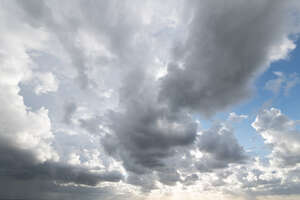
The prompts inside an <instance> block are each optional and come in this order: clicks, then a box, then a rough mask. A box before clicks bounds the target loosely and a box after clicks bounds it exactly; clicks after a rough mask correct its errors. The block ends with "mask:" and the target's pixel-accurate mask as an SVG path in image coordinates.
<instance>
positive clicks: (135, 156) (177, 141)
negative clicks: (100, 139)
mask: <svg viewBox="0 0 300 200" xmlns="http://www.w3.org/2000/svg"><path fill="white" fill-rule="evenodd" d="M126 109H127V110H126V112H125V113H111V118H112V119H113V122H114V124H112V126H111V129H112V130H113V132H114V133H115V138H114V139H112V138H111V137H113V136H108V138H107V139H106V140H104V146H105V148H106V149H107V150H108V152H111V151H112V150H113V149H114V146H117V147H118V149H114V151H117V152H115V153H117V154H118V156H120V157H121V159H122V160H123V162H124V165H125V167H126V168H127V169H128V170H130V171H135V172H137V173H143V172H144V170H145V169H155V168H159V167H162V166H164V163H163V160H162V159H163V158H166V157H168V156H171V155H172V154H174V153H175V152H174V151H173V147H178V146H187V145H190V144H192V143H193V142H194V140H195V136H196V127H197V126H196V124H195V123H193V122H192V121H191V119H190V118H189V117H188V116H180V118H179V116H171V115H170V113H168V111H167V110H165V109H162V108H155V107H154V106H153V105H152V104H147V103H145V102H144V101H135V102H132V103H131V105H128V106H127V108H126ZM110 142H113V143H110ZM140 167H142V168H140ZM143 168H145V169H143ZM140 170H141V171H140Z"/></svg>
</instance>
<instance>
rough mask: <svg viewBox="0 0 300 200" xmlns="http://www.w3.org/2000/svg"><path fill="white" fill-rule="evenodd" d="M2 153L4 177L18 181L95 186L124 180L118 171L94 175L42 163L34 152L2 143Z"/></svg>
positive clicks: (70, 167)
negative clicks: (49, 181)
mask: <svg viewBox="0 0 300 200" xmlns="http://www.w3.org/2000/svg"><path fill="white" fill-rule="evenodd" d="M0 152H1V154H2V156H1V157H0V164H1V167H0V169H1V172H2V176H4V177H10V178H13V179H16V180H31V179H41V180H51V181H58V182H63V183H76V184H83V185H91V186H95V185H97V184H98V183H99V182H118V181H120V180H121V179H122V174H121V173H120V172H116V171H112V172H104V173H93V172H90V169H88V168H83V167H76V166H72V165H68V164H63V163H58V162H52V161H47V162H43V163H40V162H39V161H38V160H37V158H36V157H35V155H34V154H33V153H32V152H30V151H26V150H21V149H17V148H15V147H13V146H11V145H7V144H5V143H1V147H0Z"/></svg>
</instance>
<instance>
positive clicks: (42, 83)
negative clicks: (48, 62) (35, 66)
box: [34, 72, 58, 95]
mask: <svg viewBox="0 0 300 200" xmlns="http://www.w3.org/2000/svg"><path fill="white" fill-rule="evenodd" d="M36 76H37V79H38V85H37V86H36V87H35V89H34V92H35V93H36V94H37V95H40V94H46V93H48V92H55V91H57V89H58V81H57V79H56V78H55V77H54V75H53V73H51V72H48V73H40V74H36Z"/></svg>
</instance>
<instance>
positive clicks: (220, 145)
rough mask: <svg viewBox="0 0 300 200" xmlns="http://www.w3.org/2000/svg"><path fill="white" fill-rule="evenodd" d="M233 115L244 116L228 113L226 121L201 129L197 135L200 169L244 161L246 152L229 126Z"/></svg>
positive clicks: (219, 167)
mask: <svg viewBox="0 0 300 200" xmlns="http://www.w3.org/2000/svg"><path fill="white" fill-rule="evenodd" d="M233 117H234V118H235V119H237V118H241V119H243V118H245V116H244V115H240V116H239V115H237V114H233V113H230V115H229V117H228V122H227V123H217V124H215V125H214V126H212V127H211V128H210V129H208V130H204V131H201V132H200V134H199V136H198V137H197V142H196V145H197V149H198V150H199V151H200V152H201V153H202V154H203V155H202V158H201V159H200V161H199V162H198V163H197V168H198V169H199V170H200V171H213V170H214V169H221V168H226V167H228V165H229V164H232V163H240V164H241V163H245V161H246V160H247V159H248V156H247V155H246V152H245V151H244V149H243V147H241V146H240V145H239V143H238V141H237V139H236V138H235V136H234V131H233V128H231V127H230V124H229V122H230V123H232V120H233Z"/></svg>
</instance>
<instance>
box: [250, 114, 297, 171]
mask: <svg viewBox="0 0 300 200" xmlns="http://www.w3.org/2000/svg"><path fill="white" fill-rule="evenodd" d="M296 124H297V121H294V120H291V119H289V118H288V117H287V116H286V115H284V114H283V113H282V112H281V111H280V110H278V109H276V108H271V109H269V110H263V111H262V112H261V113H259V114H258V115H257V117H256V119H255V121H254V122H253V123H252V127H253V128H254V129H255V130H256V131H257V132H258V133H259V134H260V135H261V136H262V137H263V139H264V141H265V143H266V144H268V145H269V146H270V148H271V150H272V154H271V158H270V159H271V161H274V162H276V163H277V164H279V165H282V167H284V166H291V165H292V166H293V165H296V164H297V163H299V162H300V159H299V145H300V134H299V131H298V130H297V129H296Z"/></svg>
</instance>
